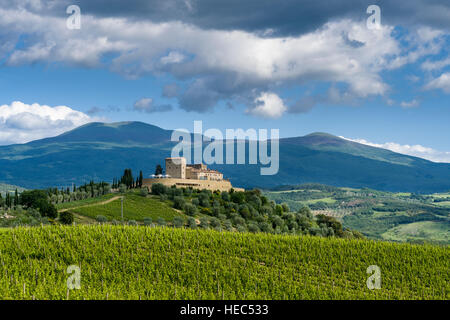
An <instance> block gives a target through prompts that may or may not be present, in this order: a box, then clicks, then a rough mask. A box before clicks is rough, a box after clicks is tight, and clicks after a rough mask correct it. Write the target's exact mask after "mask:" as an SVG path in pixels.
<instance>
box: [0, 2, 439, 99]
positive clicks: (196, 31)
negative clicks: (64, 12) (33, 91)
mask: <svg viewBox="0 0 450 320" xmlns="http://www.w3.org/2000/svg"><path fill="white" fill-rule="evenodd" d="M0 28H2V29H5V30H8V33H9V34H16V35H19V34H31V33H32V34H33V39H34V41H35V43H34V44H33V43H32V44H30V45H28V46H25V47H21V48H19V49H15V50H13V52H11V55H10V56H9V57H8V58H7V63H8V64H10V65H20V64H27V63H33V62H55V61H56V62H65V63H69V64H77V65H83V66H89V67H101V66H103V64H104V63H105V62H102V57H103V56H104V55H106V54H108V53H112V54H114V57H115V58H113V59H112V60H111V63H109V67H110V68H111V69H112V70H113V71H116V72H119V73H121V74H123V75H125V76H127V77H138V76H140V75H142V74H146V73H153V74H159V73H161V72H170V73H172V74H173V75H175V76H176V77H179V78H180V79H190V78H193V77H198V76H203V75H205V74H214V73H219V74H220V73H225V74H233V75H235V77H236V79H239V81H241V82H242V83H246V84H249V86H253V88H251V89H258V91H259V92H263V91H267V86H272V85H274V84H276V85H278V84H282V83H287V82H289V83H292V82H295V83H297V84H303V83H304V82H307V81H326V82H332V83H337V82H339V83H345V84H347V85H348V88H349V91H350V92H351V93H352V94H353V95H355V96H356V97H363V98H364V97H367V96H369V95H383V94H384V93H385V92H386V91H387V90H388V88H389V86H388V85H387V84H386V83H384V81H383V80H382V79H381V76H380V72H381V71H383V70H386V69H390V68H393V65H395V66H396V67H399V66H402V65H404V64H405V63H408V62H410V61H415V59H417V58H418V57H419V56H421V55H424V54H427V53H429V52H434V51H435V48H436V47H438V45H437V44H435V45H430V46H425V47H424V48H422V47H420V48H419V49H417V50H408V52H402V48H401V45H400V42H399V41H398V40H396V39H395V37H394V36H392V34H391V33H392V31H393V27H391V26H388V25H383V26H382V27H381V29H380V30H369V29H367V28H366V26H365V23H364V21H360V22H356V21H353V20H349V19H343V20H340V21H333V22H329V23H326V24H325V25H324V26H323V27H321V28H319V29H317V30H315V31H312V32H310V33H306V34H303V35H300V36H296V37H272V38H267V37H264V36H258V35H257V34H253V33H249V32H245V31H238V30H235V31H225V30H203V29H200V28H198V27H195V26H192V25H187V24H184V23H181V22H176V21H172V22H165V23H153V22H149V21H133V20H127V19H125V18H101V17H93V16H90V15H86V14H84V15H83V25H82V28H81V30H76V31H74V30H68V29H67V28H66V23H65V18H62V17H59V18H58V17H41V16H39V15H37V14H33V13H31V12H28V11H25V10H6V9H0ZM422 33H423V34H421V33H420V32H419V33H418V35H417V36H416V38H417V39H419V40H420V41H425V42H427V41H428V42H430V41H432V39H434V37H437V36H439V35H440V34H439V33H436V32H432V30H428V31H427V32H425V31H422ZM430 39H431V40H430ZM419 40H417V41H419ZM428 42H427V43H428ZM354 44H358V45H354ZM181 52H183V54H182V53H181ZM184 53H185V54H184ZM413 53H414V57H411V54H413ZM186 54H187V55H188V56H189V57H192V58H190V59H186ZM161 57H162V58H161ZM231 95H232V93H231Z"/></svg>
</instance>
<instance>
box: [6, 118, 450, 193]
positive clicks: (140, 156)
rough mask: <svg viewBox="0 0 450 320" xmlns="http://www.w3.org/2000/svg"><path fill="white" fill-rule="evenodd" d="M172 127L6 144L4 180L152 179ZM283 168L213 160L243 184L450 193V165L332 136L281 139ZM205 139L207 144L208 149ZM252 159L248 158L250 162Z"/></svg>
mask: <svg viewBox="0 0 450 320" xmlns="http://www.w3.org/2000/svg"><path fill="white" fill-rule="evenodd" d="M170 137H171V131H170V130H165V129H162V128H159V127H157V126H153V125H149V124H145V123H142V122H120V123H109V124H107V123H90V124H87V125H84V126H82V127H79V128H76V129H74V130H71V131H69V132H66V133H64V134H62V135H59V136H57V137H53V138H46V139H42V140H36V141H32V142H29V143H26V144H17V145H10V146H1V147H0V181H1V182H4V183H9V184H14V185H20V186H23V187H26V188H44V187H50V186H69V185H71V184H72V183H75V184H77V185H79V184H81V183H85V182H88V181H90V180H106V181H111V180H112V179H113V178H114V177H119V176H120V175H121V174H122V171H123V169H124V168H131V169H133V171H134V172H138V171H139V170H142V171H143V172H144V175H145V176H148V175H150V174H152V173H153V172H154V169H155V166H156V164H164V158H165V157H167V156H170V153H171V149H172V147H173V146H174V145H175V143H174V142H172V141H170ZM279 144H280V164H279V172H278V174H276V175H274V176H262V175H260V167H261V166H260V165H249V164H245V165H211V166H210V167H211V168H214V169H217V170H220V171H222V172H223V173H224V175H225V177H226V178H229V179H230V180H231V182H232V183H233V184H234V185H236V186H240V187H246V188H249V187H261V188H271V187H275V186H278V185H295V184H300V183H308V182H316V183H322V184H328V185H334V186H346V187H355V188H361V187H368V188H373V189H378V190H386V191H409V192H420V193H429V192H442V191H448V190H450V164H443V163H434V162H431V161H427V160H424V159H420V158H416V157H411V156H406V155H402V154H398V153H394V152H391V151H388V150H385V149H380V148H374V147H370V146H366V145H362V144H359V143H355V142H352V141H348V140H345V139H341V138H339V137H336V136H333V135H330V134H327V133H312V134H309V135H306V136H304V137H294V138H285V139H280V141H279ZM205 145H206V144H205V143H204V146H205ZM246 163H248V161H246Z"/></svg>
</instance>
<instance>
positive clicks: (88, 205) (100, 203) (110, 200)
mask: <svg viewBox="0 0 450 320" xmlns="http://www.w3.org/2000/svg"><path fill="white" fill-rule="evenodd" d="M120 198H122V196H115V197H112V198H111V199H108V200H105V201H102V202H95V203H92V204H85V205H83V206H79V207H73V208H67V209H61V210H58V212H66V211H69V210H74V209H79V208H85V207H93V206H101V205H104V204H108V203H110V202H113V201H116V200H118V199H120Z"/></svg>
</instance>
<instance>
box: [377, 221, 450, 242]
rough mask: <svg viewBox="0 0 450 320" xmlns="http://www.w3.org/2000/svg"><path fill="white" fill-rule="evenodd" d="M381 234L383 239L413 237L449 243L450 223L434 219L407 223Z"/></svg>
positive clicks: (403, 239) (397, 239)
mask: <svg viewBox="0 0 450 320" xmlns="http://www.w3.org/2000/svg"><path fill="white" fill-rule="evenodd" d="M381 236H382V237H383V239H386V240H395V241H407V240H408V239H410V238H413V239H421V240H432V241H439V242H443V243H444V242H445V243H449V242H450V224H449V223H442V222H435V221H422V222H414V223H408V224H404V225H400V226H398V227H395V228H392V229H389V230H388V231H386V232H385V233H383V234H382V235H381Z"/></svg>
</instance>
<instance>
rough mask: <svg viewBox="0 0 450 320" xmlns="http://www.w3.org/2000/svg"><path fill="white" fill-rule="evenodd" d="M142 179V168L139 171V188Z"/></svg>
mask: <svg viewBox="0 0 450 320" xmlns="http://www.w3.org/2000/svg"><path fill="white" fill-rule="evenodd" d="M143 181H144V175H143V174H142V170H141V171H140V172H139V188H142V182H143Z"/></svg>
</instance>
